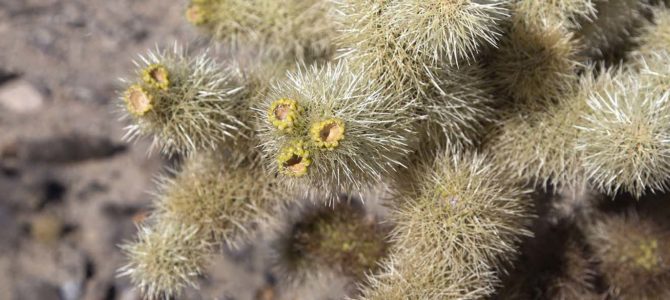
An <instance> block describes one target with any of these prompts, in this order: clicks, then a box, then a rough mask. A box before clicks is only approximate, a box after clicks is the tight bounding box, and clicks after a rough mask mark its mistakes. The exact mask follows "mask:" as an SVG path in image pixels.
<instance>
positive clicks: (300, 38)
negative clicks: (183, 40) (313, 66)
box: [186, 0, 336, 62]
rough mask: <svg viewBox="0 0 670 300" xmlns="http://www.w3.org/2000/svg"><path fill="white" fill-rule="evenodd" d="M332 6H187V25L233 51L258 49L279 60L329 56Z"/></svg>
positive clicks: (269, 1)
mask: <svg viewBox="0 0 670 300" xmlns="http://www.w3.org/2000/svg"><path fill="white" fill-rule="evenodd" d="M331 10H332V9H331V5H330V3H328V1H321V0H285V1H276V0H191V1H190V4H189V6H188V8H187V10H186V19H187V20H188V21H189V22H190V23H192V24H193V25H195V26H197V27H198V28H200V29H202V30H203V31H204V32H206V33H207V34H209V35H210V36H212V37H213V38H214V39H215V40H219V41H221V42H222V43H223V44H224V45H226V46H229V47H231V48H232V50H233V51H236V50H238V49H241V48H242V49H244V48H246V47H262V48H264V50H263V51H266V52H268V53H269V54H270V56H272V57H275V58H279V59H298V60H304V61H309V62H311V61H320V60H327V59H328V58H329V57H330V56H332V55H333V53H334V46H333V40H332V39H333V37H334V35H335V32H336V29H335V26H334V24H333V22H332V17H333V16H332V11H331Z"/></svg>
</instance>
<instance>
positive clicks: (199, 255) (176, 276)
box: [119, 222, 212, 299]
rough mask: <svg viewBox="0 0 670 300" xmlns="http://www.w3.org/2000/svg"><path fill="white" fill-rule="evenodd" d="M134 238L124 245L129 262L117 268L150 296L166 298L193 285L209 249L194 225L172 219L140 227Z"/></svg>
mask: <svg viewBox="0 0 670 300" xmlns="http://www.w3.org/2000/svg"><path fill="white" fill-rule="evenodd" d="M137 239H138V240H137V242H135V243H132V244H126V245H124V246H123V250H124V251H125V252H126V253H127V255H128V257H129V262H128V264H127V265H126V266H124V267H122V268H121V269H120V270H119V271H120V274H121V275H123V276H130V278H131V281H132V282H133V283H134V284H135V285H136V286H137V287H138V288H139V289H140V291H142V293H143V294H144V295H146V296H147V297H149V298H151V299H159V298H164V299H168V298H170V297H172V296H178V295H180V294H181V292H182V290H183V289H184V288H185V287H187V286H195V284H196V283H195V282H196V279H197V276H199V275H201V274H203V272H204V268H205V266H206V265H207V262H208V260H209V258H210V255H211V252H212V245H211V244H209V243H208V242H207V239H204V238H203V234H202V233H201V231H200V229H199V228H198V227H197V226H188V225H182V224H179V223H172V222H161V223H159V224H156V225H155V226H153V227H152V228H149V227H144V226H141V227H140V228H139V234H138V238H137Z"/></svg>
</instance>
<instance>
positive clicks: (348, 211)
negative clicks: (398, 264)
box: [271, 199, 389, 284]
mask: <svg viewBox="0 0 670 300" xmlns="http://www.w3.org/2000/svg"><path fill="white" fill-rule="evenodd" d="M354 201H357V200H353V199H340V200H339V201H338V202H336V203H334V206H327V205H325V204H324V203H323V202H310V203H302V204H301V205H300V207H299V208H298V209H297V213H293V212H291V211H285V212H284V213H283V214H282V215H284V217H283V218H284V219H288V220H281V221H279V224H278V225H277V226H274V227H275V229H274V230H273V231H274V234H273V235H274V236H275V237H274V238H272V240H271V241H272V258H273V259H272V265H273V269H275V270H276V271H277V273H278V274H279V275H280V277H281V278H282V280H284V281H289V282H290V283H291V284H300V283H301V282H303V281H305V280H307V279H308V278H310V277H312V276H316V275H317V274H319V272H322V271H324V269H329V271H330V272H336V273H339V274H341V275H344V276H347V277H350V278H353V279H354V280H359V279H361V278H363V277H364V276H365V274H370V273H372V272H374V271H375V270H376V269H377V268H378V266H379V263H380V261H381V260H382V258H384V257H385V256H386V254H387V250H388V247H389V241H388V240H387V235H388V231H389V229H388V226H385V225H382V224H380V220H379V219H378V217H377V216H375V215H373V214H372V213H370V212H367V211H366V210H365V208H364V207H362V206H361V203H358V202H354ZM294 210H296V209H294ZM292 214H294V215H295V216H294V217H289V218H286V217H285V216H286V215H292Z"/></svg>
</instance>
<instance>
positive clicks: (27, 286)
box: [16, 278, 61, 300]
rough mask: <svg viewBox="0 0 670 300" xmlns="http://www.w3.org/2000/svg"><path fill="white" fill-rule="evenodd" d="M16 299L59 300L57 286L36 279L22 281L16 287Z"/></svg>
mask: <svg viewBox="0 0 670 300" xmlns="http://www.w3.org/2000/svg"><path fill="white" fill-rule="evenodd" d="M16 295H17V296H18V297H16V299H25V300H61V296H60V289H59V288H58V287H57V286H54V285H52V284H49V283H47V282H43V281H39V280H36V279H33V278H31V279H28V280H23V281H20V282H19V283H18V285H17V286H16Z"/></svg>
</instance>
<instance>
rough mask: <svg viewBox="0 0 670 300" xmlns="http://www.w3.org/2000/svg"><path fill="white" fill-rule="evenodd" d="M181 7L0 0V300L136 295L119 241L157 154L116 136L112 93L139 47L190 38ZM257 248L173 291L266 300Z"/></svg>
mask: <svg viewBox="0 0 670 300" xmlns="http://www.w3.org/2000/svg"><path fill="white" fill-rule="evenodd" d="M184 5H185V3H182V2H180V1H165V0H116V1H108V0H1V1H0V37H2V38H1V39H0V300H5V299H8V300H14V299H17V300H18V299H21V300H24V299H25V300H31V299H36V300H38V299H39V300H51V299H64V300H74V299H110V300H111V299H124V300H131V299H141V297H140V296H139V294H138V293H137V292H136V291H134V290H133V289H132V287H131V285H130V283H129V282H128V279H127V278H117V277H116V274H117V273H116V270H117V268H119V267H120V266H122V265H123V264H124V258H123V255H122V254H121V252H120V250H119V247H118V245H119V244H121V243H122V242H123V241H124V240H128V239H132V238H133V237H134V235H135V230H136V227H135V222H138V221H139V220H141V219H142V218H143V217H144V216H145V214H146V212H147V209H149V208H150V200H151V195H150V193H149V192H150V191H152V189H153V187H154V184H153V182H152V180H153V178H154V176H155V175H156V174H157V173H158V172H160V171H161V170H163V169H164V166H165V164H166V162H165V161H163V159H162V158H161V157H160V156H159V155H155V154H154V155H147V153H146V151H147V146H148V145H147V143H142V142H140V143H137V144H133V145H128V144H126V143H124V142H123V140H122V136H123V123H122V122H119V121H118V115H117V114H115V105H116V103H117V97H118V96H117V93H118V91H117V89H118V87H119V86H120V81H119V78H120V77H123V76H126V75H128V72H129V71H130V70H132V60H133V59H135V58H137V54H138V53H143V52H145V51H146V50H147V49H149V48H154V47H156V46H168V45H170V44H172V43H173V42H174V41H179V42H181V43H184V44H191V43H192V42H196V43H197V42H198V41H197V40H196V39H197V33H196V31H195V29H194V28H192V26H189V25H188V24H187V23H186V22H185V21H184V20H183V12H184ZM199 44H204V43H202V42H200V43H199ZM195 47H197V46H195ZM256 252H257V250H255V249H253V247H252V248H250V249H241V250H240V252H239V253H227V255H224V256H223V257H221V258H220V259H219V260H220V261H217V262H216V263H215V266H214V267H213V269H212V272H211V275H209V276H207V278H206V279H203V282H202V284H201V290H202V294H201V295H200V293H196V292H193V291H191V292H189V293H188V294H187V295H184V297H183V298H184V299H200V298H204V299H274V293H273V291H272V289H271V288H269V287H268V286H270V285H271V284H272V282H273V280H274V279H273V278H272V277H271V276H270V275H268V274H266V273H265V272H264V271H263V268H262V266H259V263H258V260H256V259H252V258H253V257H254V255H256V254H255V253H256ZM331 284H334V283H332V282H331ZM224 294H225V295H227V296H225V297H224Z"/></svg>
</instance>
